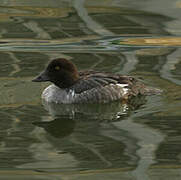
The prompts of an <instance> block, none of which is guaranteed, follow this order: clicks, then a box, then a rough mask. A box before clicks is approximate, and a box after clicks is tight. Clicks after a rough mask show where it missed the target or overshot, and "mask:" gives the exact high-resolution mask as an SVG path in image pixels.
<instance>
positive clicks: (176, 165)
mask: <svg viewBox="0 0 181 180" xmlns="http://www.w3.org/2000/svg"><path fill="white" fill-rule="evenodd" d="M1 1H2V2H1V6H0V65H1V66H0V67H1V68H0V89H1V90H0V179H2V180H6V179H13V180H14V179H17V180H20V179H26V180H27V179H28V180H29V179H30V180H39V179H43V180H44V179H47V180H54V179H63V180H65V179H66V180H67V179H70V180H75V179H79V180H83V179H93V178H94V179H98V180H100V179H104V180H110V179H114V180H115V179H116V180H120V179H124V180H150V179H151V180H158V179H172V180H177V179H178V180H179V179H181V175H180V168H181V153H180V152H181V138H180V137H181V86H180V85H181V76H180V75H181V73H180V72H181V48H180V47H181V40H180V37H181V31H180V29H181V24H180V8H181V3H180V2H179V1H175V0H173V1H168V0H166V1H165V0H164V1H163V0H157V1H156V0H153V1H139V2H137V3H136V2H135V1H132V0H129V1H124V0H123V1H117V0H110V1H103V0H101V1H95V0H93V1H88V0H77V1H63V0H59V1H58V0H51V1H50V0H44V1H35V0H31V1H25V0H22V1H18V0H1ZM135 38H136V39H135ZM133 40H134V41H133ZM125 42H126V43H125ZM57 57H64V58H68V59H70V60H72V61H73V62H74V63H75V64H76V65H77V67H78V68H79V70H86V69H94V70H99V71H109V72H115V73H121V74H129V75H133V76H136V77H141V78H142V79H143V80H144V81H145V83H146V84H148V85H150V86H154V87H157V88H160V89H162V90H163V94H162V95H160V96H150V97H146V98H145V99H144V98H143V99H135V102H134V107H130V108H129V109H128V108H127V107H126V106H124V105H122V104H120V103H118V102H114V103H109V104H104V105H99V104H95V105H58V106H57V105H53V104H52V105H51V106H50V105H49V106H47V105H46V104H44V105H43V103H42V102H41V98H40V96H41V92H42V90H43V89H44V88H45V87H46V86H48V83H42V84H39V83H33V82H31V80H32V79H33V77H35V76H36V75H37V74H39V73H40V72H41V71H42V70H43V69H44V68H45V66H46V64H47V63H48V62H49V61H50V60H51V59H53V58H57Z"/></svg>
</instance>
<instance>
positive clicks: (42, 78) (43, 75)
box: [32, 71, 50, 82]
mask: <svg viewBox="0 0 181 180" xmlns="http://www.w3.org/2000/svg"><path fill="white" fill-rule="evenodd" d="M32 81H33V82H45V81H50V78H49V77H48V75H47V73H46V71H44V72H42V73H41V74H40V75H39V76H37V77H36V78H35V79H33V80H32Z"/></svg>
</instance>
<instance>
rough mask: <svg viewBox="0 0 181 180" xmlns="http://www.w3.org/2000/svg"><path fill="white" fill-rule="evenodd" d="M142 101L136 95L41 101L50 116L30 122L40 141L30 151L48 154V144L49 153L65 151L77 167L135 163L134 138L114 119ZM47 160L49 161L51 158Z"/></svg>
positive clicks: (125, 165)
mask: <svg viewBox="0 0 181 180" xmlns="http://www.w3.org/2000/svg"><path fill="white" fill-rule="evenodd" d="M144 102H145V98H141V99H139V101H138V100H136V99H135V100H134V101H132V102H130V104H129V105H128V104H124V103H120V102H113V103H109V104H74V105H73V104H72V105H70V104H69V105H65V104H59V105H58V104H53V103H46V102H43V104H44V107H45V108H46V110H48V111H49V114H50V116H47V117H45V116H44V117H42V121H41V122H34V123H33V124H34V125H35V126H36V128H35V130H34V131H33V134H34V136H36V137H38V139H39V141H40V142H39V143H37V144H34V145H33V146H32V147H33V148H32V150H31V151H32V152H34V153H33V154H34V157H35V158H36V153H35V152H39V151H40V147H43V150H42V151H43V152H45V150H46V152H47V154H50V152H49V151H50V147H51V154H52V151H55V154H56V156H59V152H61V156H63V154H62V152H64V153H65V154H66V155H69V156H71V157H73V159H74V160H73V161H74V162H75V164H77V165H78V166H77V165H76V166H77V168H111V167H114V168H120V167H127V166H128V167H129V166H131V167H132V166H135V165H136V164H137V161H138V159H139V158H138V157H137V155H136V150H137V149H138V146H137V140H136V138H135V137H133V136H132V135H131V134H129V133H128V132H126V131H125V130H124V129H120V127H119V128H117V127H115V125H114V122H120V121H122V120H126V119H127V117H128V116H130V114H132V112H133V111H132V110H133V109H135V108H136V109H137V108H138V107H140V106H141V105H142V104H144ZM48 119H49V121H47V120H48ZM60 139H61V140H60ZM45 145H46V146H45ZM45 147H48V148H46V149H45ZM36 148H38V151H36ZM55 149H56V150H55ZM57 153H58V154H57ZM69 156H68V157H69ZM47 157H48V156H47V155H46V157H42V159H47ZM65 157H67V156H65ZM61 158H62V157H61ZM61 158H60V159H61ZM38 161H39V159H38ZM48 161H50V162H52V158H51V159H49V160H48ZM65 161H66V158H65ZM67 161H68V160H67ZM53 162H54V161H53ZM54 163H55V164H57V163H56V162H54ZM39 165H40V164H39V163H38V162H37V163H33V164H27V165H26V167H32V166H36V167H37V168H39ZM44 166H45V167H46V165H44ZM24 167H25V165H24Z"/></svg>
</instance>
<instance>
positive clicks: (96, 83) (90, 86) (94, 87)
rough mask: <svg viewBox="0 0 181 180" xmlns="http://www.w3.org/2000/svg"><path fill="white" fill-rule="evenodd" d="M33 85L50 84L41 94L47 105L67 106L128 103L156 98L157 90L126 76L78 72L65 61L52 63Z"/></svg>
mask: <svg viewBox="0 0 181 180" xmlns="http://www.w3.org/2000/svg"><path fill="white" fill-rule="evenodd" d="M32 81H33V82H44V81H50V82H52V83H53V84H52V85H50V86H48V87H47V88H46V89H45V90H44V91H43V93H42V98H43V99H44V100H45V101H47V102H55V103H63V104H71V103H107V102H110V101H115V100H123V101H126V102H127V101H128V100H129V99H131V98H132V97H135V96H138V95H151V94H157V93H160V92H161V91H160V90H159V89H155V88H150V87H147V86H145V85H144V84H143V83H142V82H140V81H138V80H137V79H135V78H133V77H130V76H122V75H119V74H112V73H104V72H95V71H82V72H78V71H77V68H76V66H75V65H74V64H73V63H72V62H71V61H69V60H67V59H63V58H58V59H54V60H52V61H51V62H50V63H49V65H48V66H47V68H46V69H45V71H43V72H42V73H41V74H40V75H39V76H38V77H37V78H35V79H34V80H32Z"/></svg>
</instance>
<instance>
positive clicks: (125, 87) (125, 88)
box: [116, 84, 129, 95]
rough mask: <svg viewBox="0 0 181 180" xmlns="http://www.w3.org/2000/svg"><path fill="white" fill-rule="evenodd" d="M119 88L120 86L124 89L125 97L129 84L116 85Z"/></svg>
mask: <svg viewBox="0 0 181 180" xmlns="http://www.w3.org/2000/svg"><path fill="white" fill-rule="evenodd" d="M116 85H117V86H119V87H122V89H123V95H125V94H127V93H128V90H129V89H128V88H127V87H128V84H116Z"/></svg>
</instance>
